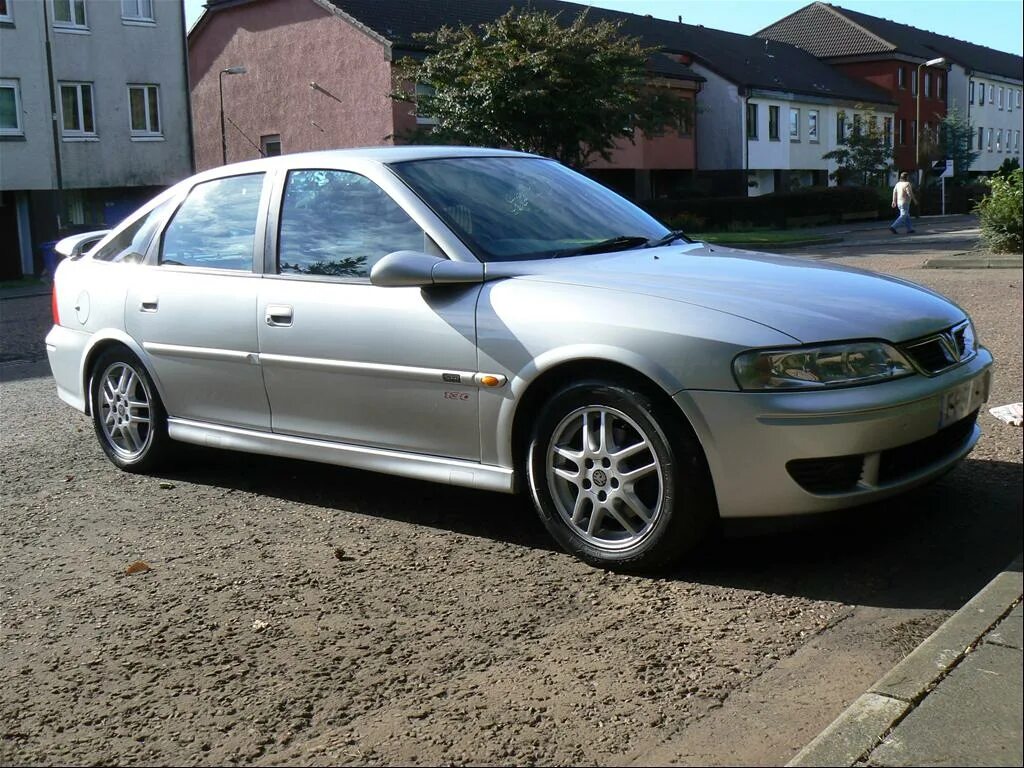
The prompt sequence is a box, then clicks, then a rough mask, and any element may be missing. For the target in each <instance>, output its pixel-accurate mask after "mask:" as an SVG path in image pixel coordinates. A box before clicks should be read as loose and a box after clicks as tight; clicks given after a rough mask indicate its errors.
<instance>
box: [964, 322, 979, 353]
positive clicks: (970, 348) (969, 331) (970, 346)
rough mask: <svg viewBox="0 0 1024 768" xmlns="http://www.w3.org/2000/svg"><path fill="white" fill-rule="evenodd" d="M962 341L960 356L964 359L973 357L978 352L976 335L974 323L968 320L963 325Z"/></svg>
mask: <svg viewBox="0 0 1024 768" xmlns="http://www.w3.org/2000/svg"><path fill="white" fill-rule="evenodd" d="M963 334H964V342H963V349H962V350H960V356H961V358H962V359H964V360H966V359H967V358H969V357H974V355H975V354H977V352H978V335H977V334H976V333H975V332H974V323H972V322H971V321H970V320H968V321H967V324H966V325H964V330H963Z"/></svg>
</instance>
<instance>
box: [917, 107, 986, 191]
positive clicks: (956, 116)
mask: <svg viewBox="0 0 1024 768" xmlns="http://www.w3.org/2000/svg"><path fill="white" fill-rule="evenodd" d="M922 138H925V137H922ZM980 154H981V152H979V151H978V150H976V149H975V148H974V125H973V124H972V123H971V122H970V120H968V119H967V117H966V115H964V114H963V113H962V112H961V111H960V110H958V109H956V108H955V107H954V108H953V109H951V110H950V111H949V113H948V114H947V115H946V116H945V117H944V118H942V120H940V121H939V129H938V133H937V134H934V133H933V135H931V136H929V137H928V139H927V140H926V141H925V142H924V143H923V144H922V147H921V157H922V158H923V159H925V160H926V161H931V160H942V159H946V160H952V161H953V180H954V182H955V183H957V184H966V183H967V180H968V176H967V172H968V171H969V170H970V168H971V166H972V165H973V164H974V161H975V160H977V159H978V155H980Z"/></svg>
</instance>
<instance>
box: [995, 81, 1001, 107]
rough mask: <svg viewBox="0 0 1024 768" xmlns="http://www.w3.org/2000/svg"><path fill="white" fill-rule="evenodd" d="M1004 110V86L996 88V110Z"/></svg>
mask: <svg viewBox="0 0 1024 768" xmlns="http://www.w3.org/2000/svg"><path fill="white" fill-rule="evenodd" d="M1002 108H1003V86H1001V85H1000V86H999V87H998V88H996V109H1002Z"/></svg>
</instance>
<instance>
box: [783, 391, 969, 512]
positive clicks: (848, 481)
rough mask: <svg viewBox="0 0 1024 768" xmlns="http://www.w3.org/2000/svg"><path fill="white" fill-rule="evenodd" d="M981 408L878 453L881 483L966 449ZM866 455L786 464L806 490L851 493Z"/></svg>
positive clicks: (897, 478) (862, 467)
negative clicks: (939, 428) (922, 437)
mask: <svg viewBox="0 0 1024 768" xmlns="http://www.w3.org/2000/svg"><path fill="white" fill-rule="evenodd" d="M977 420H978V411H975V412H974V413H972V414H970V415H969V416H966V417H965V418H963V419H961V420H960V421H958V422H956V423H955V424H950V425H949V426H948V427H945V428H944V429H941V430H939V431H938V432H936V433H935V434H934V435H932V436H931V437H926V438H924V439H923V440H917V441H915V442H913V443H908V444H907V445H901V446H899V447H897V448H890V449H889V450H887V451H882V452H881V453H880V454H879V463H878V480H877V481H876V482H877V484H878V485H880V486H884V485H889V484H890V483H895V482H899V481H900V480H902V479H903V478H905V477H908V476H909V475H913V474H914V473H916V472H918V471H920V470H922V469H925V468H927V467H928V466H930V465H932V464H935V463H938V462H940V461H942V460H943V459H945V458H947V457H949V456H952V455H953V454H955V453H957V452H958V451H960V449H961V448H963V446H964V443H966V442H967V440H968V439H969V438H970V436H971V434H972V433H973V431H974V424H975V422H976V421H977ZM864 457H865V454H855V455H851V456H829V457H826V458H821V459H794V460H792V461H790V462H787V463H786V470H787V471H788V472H789V475H790V477H792V478H793V479H794V480H796V482H797V483H799V484H800V487H801V488H803V489H804V490H805V491H809V492H810V493H817V494H828V493H848V492H850V491H852V490H854V489H856V487H857V483H858V482H859V481H860V479H861V474H862V472H863V469H864Z"/></svg>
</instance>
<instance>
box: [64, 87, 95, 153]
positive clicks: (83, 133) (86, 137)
mask: <svg viewBox="0 0 1024 768" xmlns="http://www.w3.org/2000/svg"><path fill="white" fill-rule="evenodd" d="M57 86H58V91H59V93H60V137H61V140H63V141H99V131H97V130H96V89H95V88H94V87H93V83H91V82H88V81H84V80H61V81H60V82H58V83H57ZM65 88H74V89H75V93H76V96H75V101H76V104H77V107H78V124H79V127H78V128H68V127H67V126H66V125H65V124H64V89H65ZM83 88H88V89H89V111H90V113H91V114H90V117H91V118H92V130H91V131H87V130H85V99H83V98H82V89H83Z"/></svg>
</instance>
